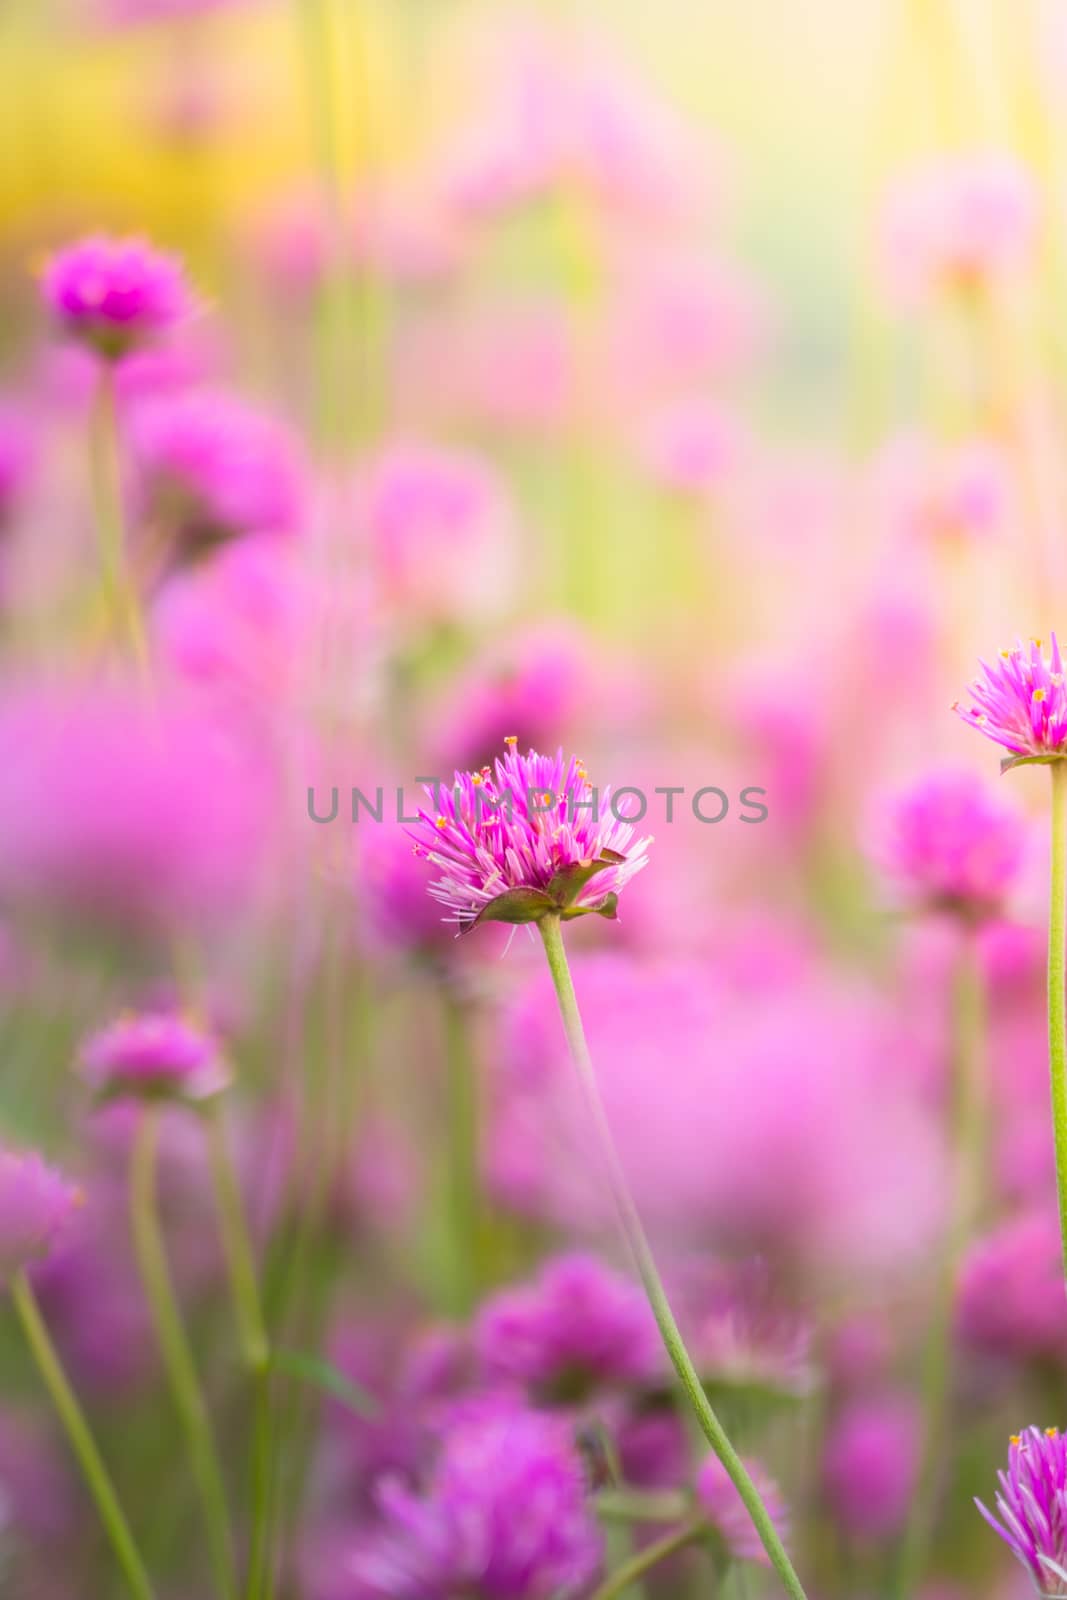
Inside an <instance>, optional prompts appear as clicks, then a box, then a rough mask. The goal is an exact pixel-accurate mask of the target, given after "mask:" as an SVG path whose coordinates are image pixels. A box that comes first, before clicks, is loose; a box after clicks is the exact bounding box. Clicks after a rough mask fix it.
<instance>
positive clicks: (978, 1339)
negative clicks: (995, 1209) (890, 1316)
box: [956, 1208, 1067, 1361]
mask: <svg viewBox="0 0 1067 1600" xmlns="http://www.w3.org/2000/svg"><path fill="white" fill-rule="evenodd" d="M1061 1249H1062V1246H1061V1244H1060V1227H1059V1220H1058V1218H1057V1217H1056V1215H1055V1212H1054V1211H1053V1210H1051V1209H1048V1210H1046V1209H1044V1208H1041V1209H1038V1210H1034V1211H1030V1212H1024V1213H1023V1214H1022V1215H1020V1216H1017V1217H1011V1218H1009V1219H1008V1220H1007V1221H1005V1222H1001V1223H1000V1224H999V1225H998V1226H997V1227H996V1228H994V1229H993V1230H992V1232H991V1233H988V1234H986V1235H985V1236H984V1237H983V1238H981V1239H977V1240H975V1242H974V1243H973V1244H972V1245H971V1246H970V1248H969V1249H968V1251H967V1253H966V1255H965V1256H964V1257H963V1261H962V1263H961V1266H960V1278H959V1288H958V1290H957V1296H956V1322H957V1327H958V1330H959V1334H960V1336H961V1338H962V1340H963V1341H964V1343H965V1344H966V1345H968V1346H969V1347H970V1348H971V1349H972V1350H978V1351H981V1352H982V1353H983V1354H986V1355H991V1356H999V1357H1001V1358H1002V1359H1004V1358H1006V1359H1008V1360H1016V1361H1026V1360H1049V1361H1057V1360H1062V1358H1063V1352H1064V1350H1065V1349H1067V1302H1065V1300H1064V1295H1063V1261H1062V1255H1061Z"/></svg>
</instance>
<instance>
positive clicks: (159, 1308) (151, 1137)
mask: <svg viewBox="0 0 1067 1600" xmlns="http://www.w3.org/2000/svg"><path fill="white" fill-rule="evenodd" d="M158 1135H159V1122H158V1115H157V1112H156V1111H155V1109H154V1108H152V1107H146V1108H145V1110H144V1112H143V1114H142V1118H141V1125H140V1127H139V1129H138V1131H137V1136H136V1139H135V1141H134V1147H133V1160H132V1166H131V1172H130V1219H131V1223H132V1228H133V1242H134V1248H135V1251H136V1254H137V1266H138V1269H139V1271H140V1274H141V1281H142V1283H143V1285H144V1291H145V1296H146V1298H147V1300H148V1305H149V1309H150V1311H151V1313H152V1320H153V1323H154V1324H155V1330H156V1338H157V1340H158V1342H159V1348H160V1354H161V1355H162V1358H163V1366H164V1370H165V1372H166V1375H167V1381H168V1383H169V1385H170V1390H171V1395H172V1398H173V1400H174V1406H175V1410H176V1411H177V1413H178V1419H179V1421H180V1423H181V1426H182V1429H183V1431H184V1433H185V1439H186V1445H187V1447H188V1451H189V1462H190V1466H191V1468H192V1474H193V1481H194V1482H195V1484H196V1487H197V1491H198V1493H199V1495H200V1501H201V1506H202V1509H203V1513H204V1522H205V1526H206V1530H207V1538H208V1548H209V1551H210V1555H211V1562H212V1567H213V1570H214V1574H215V1583H216V1586H217V1588H218V1592H219V1594H220V1595H222V1596H223V1597H224V1600H236V1596H237V1588H236V1584H235V1581H234V1572H233V1554H232V1547H231V1542H230V1522H229V1513H228V1511H227V1508H226V1491H225V1488H224V1485H223V1481H222V1471H221V1468H220V1467H219V1462H218V1457H217V1454H216V1451H215V1442H214V1439H213V1437H212V1432H211V1422H210V1419H209V1415H208V1409H207V1405H206V1403H205V1400H204V1396H203V1394H202V1393H201V1390H200V1383H199V1379H198V1378H197V1373H196V1366H195V1363H194V1361H193V1356H192V1352H191V1350H190V1348H189V1342H188V1339H187V1337H186V1333H185V1329H184V1327H183V1326H182V1320H181V1313H180V1311H179V1309H178V1302H177V1300H176V1298H175V1294H174V1287H173V1285H172V1283H171V1280H170V1271H169V1269H168V1267H167V1257H166V1251H165V1248H164V1244H163V1233H162V1229H161V1228H160V1224H159V1215H158V1210H157V1204H156V1156H157V1148H158Z"/></svg>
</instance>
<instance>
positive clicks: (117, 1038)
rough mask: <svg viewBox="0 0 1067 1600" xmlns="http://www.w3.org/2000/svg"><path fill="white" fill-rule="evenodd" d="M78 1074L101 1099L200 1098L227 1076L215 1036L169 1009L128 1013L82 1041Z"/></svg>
mask: <svg viewBox="0 0 1067 1600" xmlns="http://www.w3.org/2000/svg"><path fill="white" fill-rule="evenodd" d="M79 1059H80V1066H81V1070H82V1074H83V1076H84V1077H85V1078H86V1080H87V1081H88V1082H89V1083H90V1084H91V1086H92V1087H93V1089H94V1090H95V1091H96V1092H97V1094H99V1095H100V1096H101V1097H102V1098H103V1099H106V1100H114V1099H126V1098H132V1099H172V1098H176V1099H182V1100H205V1099H208V1098H209V1097H210V1096H212V1095H215V1094H219V1093H220V1092H221V1091H222V1090H223V1089H224V1088H225V1087H226V1085H227V1084H228V1082H229V1070H228V1068H227V1066H226V1063H225V1061H224V1059H223V1056H222V1052H221V1050H220V1048H219V1045H218V1043H217V1041H216V1040H215V1039H214V1038H212V1036H211V1035H210V1034H209V1033H207V1032H205V1031H204V1030H203V1029H201V1028H198V1027H196V1026H195V1024H193V1023H191V1022H188V1021H186V1020H185V1018H183V1017H180V1016H176V1015H175V1014H173V1013H172V1012H166V1011H161V1012H141V1013H130V1014H128V1015H126V1016H121V1017H119V1018H118V1019H117V1020H116V1021H115V1022H112V1023H111V1024H110V1025H109V1026H108V1027H106V1028H103V1029H101V1030H100V1032H99V1033H94V1034H93V1035H92V1036H91V1037H90V1038H88V1039H87V1040H86V1041H85V1043H84V1044H83V1045H82V1048H81V1053H80V1058H79Z"/></svg>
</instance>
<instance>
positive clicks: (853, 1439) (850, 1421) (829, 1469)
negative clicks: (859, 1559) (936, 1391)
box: [822, 1393, 922, 1539]
mask: <svg viewBox="0 0 1067 1600" xmlns="http://www.w3.org/2000/svg"><path fill="white" fill-rule="evenodd" d="M921 1439H922V1433H921V1426H920V1417H919V1415H918V1412H917V1409H916V1406H915V1403H914V1400H913V1399H912V1397H911V1396H910V1395H907V1394H897V1393H886V1394H881V1395H873V1396H872V1395H864V1396H862V1397H861V1398H858V1399H856V1400H853V1401H851V1402H849V1403H848V1404H847V1405H846V1406H845V1407H844V1408H843V1409H842V1410H841V1412H840V1413H839V1414H838V1415H837V1416H836V1417H835V1418H834V1419H833V1421H832V1423H831V1425H830V1428H829V1430H828V1433H827V1438H826V1446H825V1453H824V1456H823V1466H822V1472H823V1488H824V1492H825V1495H826V1498H827V1501H828V1503H829V1506H830V1509H831V1511H832V1512H833V1515H834V1517H835V1519H836V1520H837V1522H838V1523H839V1524H840V1526H841V1527H842V1528H843V1529H844V1530H845V1531H846V1532H847V1533H849V1534H850V1535H851V1536H852V1537H853V1538H856V1539H886V1538H889V1537H891V1536H892V1535H893V1534H895V1533H898V1532H899V1530H900V1529H901V1527H902V1526H903V1525H904V1522H905V1520H906V1518H907V1514H908V1507H909V1506H910V1504H911V1500H912V1493H913V1491H914V1487H915V1477H916V1472H917V1469H918V1465H919V1453H920V1445H921Z"/></svg>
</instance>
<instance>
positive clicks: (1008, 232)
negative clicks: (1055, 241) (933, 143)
mask: <svg viewBox="0 0 1067 1600" xmlns="http://www.w3.org/2000/svg"><path fill="white" fill-rule="evenodd" d="M1036 229H1037V199H1036V193H1035V185H1034V179H1033V175H1032V174H1031V173H1030V172H1029V171H1028V170H1027V168H1026V167H1024V166H1023V165H1022V164H1021V163H1019V162H1018V161H1016V160H1015V159H1014V158H1013V157H1011V156H1009V155H1002V154H978V155H958V156H954V157H951V158H945V159H943V160H941V161H938V162H933V163H931V164H930V165H928V166H926V167H922V168H920V169H919V170H917V171H916V172H913V173H911V174H909V175H907V176H906V177H905V178H904V179H903V180H902V181H901V182H900V183H899V184H898V185H897V187H896V188H895V190H894V191H893V193H892V194H891V195H890V199H889V204H888V208H887V216H886V222H885V241H886V251H887V255H888V258H889V269H890V272H891V274H892V277H893V280H894V282H895V284H896V286H897V288H898V291H899V292H900V293H901V294H902V296H904V297H906V298H915V297H916V296H922V295H927V294H930V293H931V292H934V291H937V290H943V289H953V288H958V289H966V290H971V289H974V288H977V287H981V286H982V285H983V284H988V283H989V282H990V281H991V280H994V279H996V278H999V277H1002V276H1003V275H1004V274H1005V273H1006V272H1009V271H1011V270H1012V269H1015V268H1017V267H1018V266H1020V265H1021V264H1022V263H1024V262H1025V261H1026V260H1027V259H1028V258H1029V256H1030V254H1031V252H1032V249H1033V245H1034V238H1035V234H1036Z"/></svg>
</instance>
